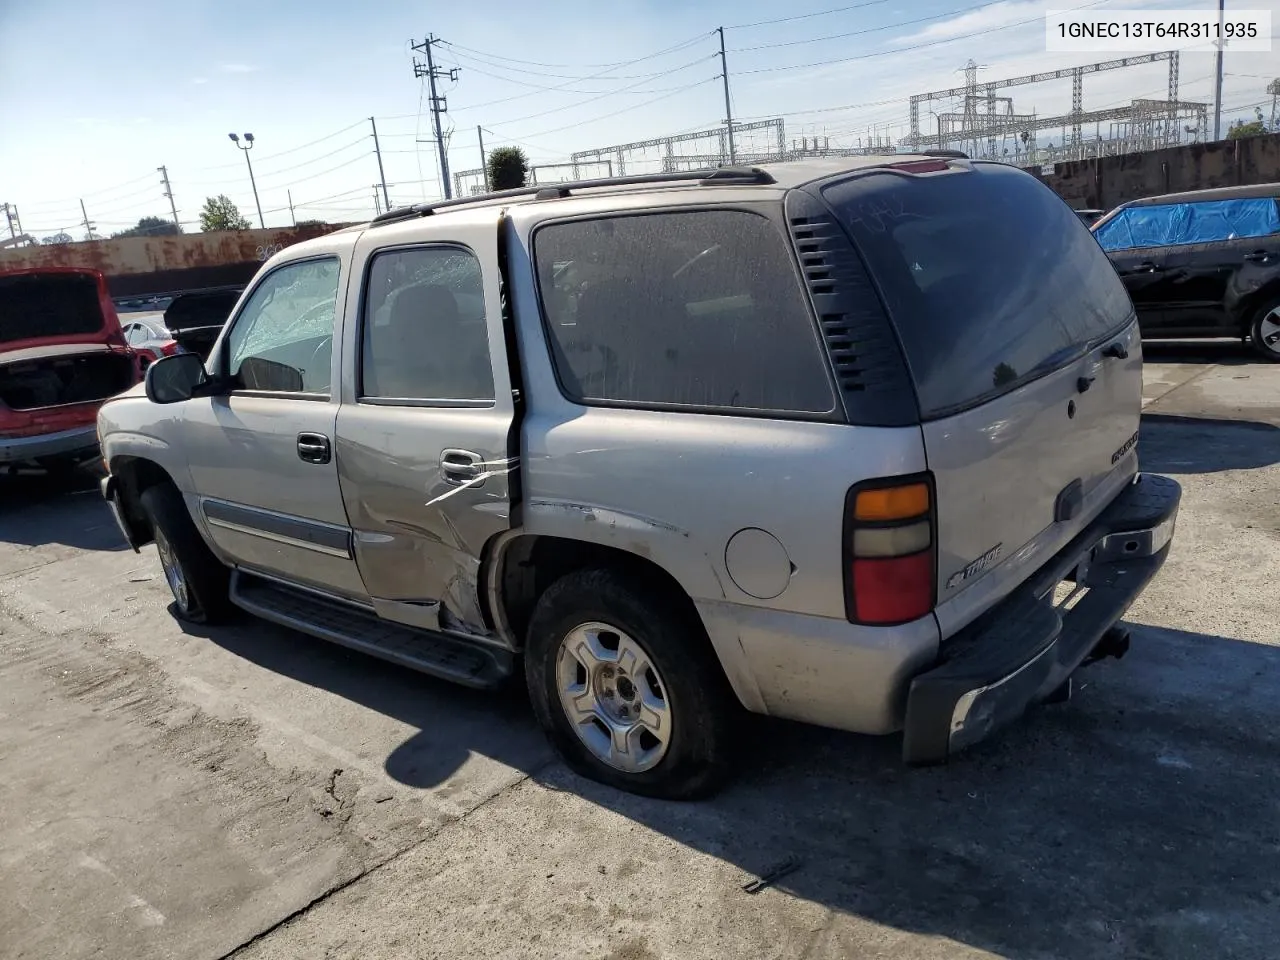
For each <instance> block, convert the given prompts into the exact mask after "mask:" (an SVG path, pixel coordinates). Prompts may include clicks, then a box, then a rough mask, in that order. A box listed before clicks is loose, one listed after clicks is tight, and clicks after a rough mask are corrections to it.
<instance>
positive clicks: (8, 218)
mask: <svg viewBox="0 0 1280 960" xmlns="http://www.w3.org/2000/svg"><path fill="white" fill-rule="evenodd" d="M15 216H16V213H10V212H9V205H8V204H7V203H6V204H5V205H4V219H5V222H7V223H8V224H9V239H11V240H16V239H18V232H17V231H16V230H14V229H13V219H14V217H15Z"/></svg>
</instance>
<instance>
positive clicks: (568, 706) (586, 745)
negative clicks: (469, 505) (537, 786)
mask: <svg viewBox="0 0 1280 960" xmlns="http://www.w3.org/2000/svg"><path fill="white" fill-rule="evenodd" d="M673 606H674V605H673V604H672V603H671V602H670V601H669V600H668V599H667V598H666V597H664V596H662V595H661V593H660V592H659V591H655V590H651V589H649V588H647V587H645V586H643V585H641V584H639V583H637V582H636V581H635V580H633V578H630V577H627V576H624V575H622V574H619V573H617V572H614V571H612V570H604V569H599V570H582V571H577V572H574V573H570V574H568V575H566V576H564V577H563V578H561V579H560V580H558V581H556V582H555V583H554V584H552V586H551V587H549V588H548V589H547V591H546V592H545V593H544V594H543V595H542V597H541V598H540V599H539V600H538V603H537V606H536V608H535V609H534V613H533V618H532V621H531V622H530V625H529V635H528V644H527V649H526V653H525V675H526V680H527V682H528V686H529V696H530V699H531V700H532V702H533V709H534V713H535V715H536V716H537V718H538V722H539V724H541V726H542V728H543V730H544V731H545V732H546V734H547V736H548V738H549V739H550V740H551V743H552V745H553V746H554V747H555V748H556V749H557V751H558V752H559V753H560V755H561V756H562V757H563V758H564V760H565V762H566V763H567V764H568V765H569V766H570V767H571V768H572V769H573V770H575V771H576V772H578V773H579V774H582V775H583V776H586V777H589V778H590V779H593V780H597V781H599V782H601V783H606V784H608V785H610V786H613V787H617V788H618V789H621V790H626V791H629V792H631V793H638V794H642V795H645V796H651V797H659V798H663V799H668V800H690V799H695V798H697V797H700V796H706V795H708V794H710V793H712V792H714V790H715V789H716V788H717V787H719V786H720V784H721V783H722V782H723V781H724V780H725V779H726V777H727V775H728V773H729V770H730V767H731V759H732V758H731V752H732V742H731V741H732V733H733V728H734V723H733V721H734V719H735V717H736V716H737V715H738V714H739V713H740V711H741V707H740V706H739V705H738V703H737V701H736V699H735V698H734V696H733V693H732V691H731V690H730V688H729V685H728V681H727V680H726V679H725V677H724V673H723V671H722V670H721V668H720V664H719V662H718V661H717V660H716V658H715V656H714V654H713V653H712V651H711V648H710V645H709V644H708V643H707V640H706V637H705V636H703V635H702V631H701V627H700V625H698V624H697V623H696V622H694V621H693V619H692V615H685V616H682V615H680V614H678V613H676V612H674V611H673Z"/></svg>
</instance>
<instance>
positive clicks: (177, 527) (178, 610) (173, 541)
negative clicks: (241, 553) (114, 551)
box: [141, 483, 235, 625]
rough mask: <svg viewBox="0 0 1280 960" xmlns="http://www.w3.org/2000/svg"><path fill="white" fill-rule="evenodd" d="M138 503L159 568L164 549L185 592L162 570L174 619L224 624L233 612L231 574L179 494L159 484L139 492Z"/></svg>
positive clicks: (168, 486) (174, 488)
mask: <svg viewBox="0 0 1280 960" xmlns="http://www.w3.org/2000/svg"><path fill="white" fill-rule="evenodd" d="M141 500H142V509H143V510H144V511H145V512H146V514H147V517H148V519H149V520H150V521H151V527H152V530H153V531H154V533H155V538H156V548H157V549H158V550H159V551H160V552H161V566H162V567H164V566H165V561H164V556H165V551H166V549H167V551H168V553H169V555H170V556H171V558H172V560H173V562H174V563H175V564H176V566H177V568H178V569H179V570H180V572H181V576H182V582H183V583H184V584H185V588H186V589H185V590H180V589H179V588H178V587H176V586H174V582H173V580H171V579H169V570H168V569H167V568H166V569H165V579H166V580H168V582H169V589H170V591H171V592H172V593H173V612H174V615H175V616H177V618H178V619H179V620H186V621H187V622H188V623H199V624H209V625H214V624H218V623H225V622H226V621H227V620H229V619H230V618H231V616H232V614H233V613H234V610H235V608H234V607H233V606H232V604H231V599H230V584H231V571H230V570H228V569H227V567H226V566H225V565H223V563H222V562H221V561H220V560H219V559H218V558H217V557H215V556H214V555H213V551H211V550H210V549H209V547H208V545H207V544H206V543H205V542H204V538H203V537H201V536H200V531H199V530H197V529H196V525H195V522H194V521H193V520H192V519H191V514H190V513H188V512H187V505H186V503H184V502H183V499H182V494H181V493H179V492H178V490H177V488H176V487H174V486H172V485H171V484H167V483H162V484H157V485H156V486H153V487H148V488H147V489H146V490H144V491H142V497H141ZM184 594H185V596H184Z"/></svg>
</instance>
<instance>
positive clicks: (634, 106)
mask: <svg viewBox="0 0 1280 960" xmlns="http://www.w3.org/2000/svg"><path fill="white" fill-rule="evenodd" d="M719 79H720V78H719V77H707V78H706V79H705V80H698V81H696V82H695V83H691V84H689V85H688V86H685V87H680V88H678V89H677V90H675V91H673V92H671V93H664V94H663V95H662V96H660V97H654V98H653V99H652V100H645V101H643V102H642V103H635V104H632V105H631V106H629V107H623V108H622V109H621V110H614V111H613V112H612V113H606V114H601V115H600V116H598V117H592V118H591V119H590V120H579V121H578V122H577V123H571V124H568V125H567V126H563V127H556V128H555V129H554V130H542V131H539V132H538V133H526V134H524V136H525V137H527V138H531V139H532V138H537V137H546V136H550V135H551V134H553V133H562V132H563V131H565V130H572V129H574V128H575V127H582V126H586V125H587V124H589V123H599V122H600V121H601V120H610V119H612V118H613V117H616V116H618V115H619V114H621V113H627V112H629V111H631V110H639V109H640V108H641V107H647V106H649V105H650V104H653V103H657V102H658V101H659V100H666V99H667V98H668V97H673V96H675V95H676V94H677V93H684V92H685V91H688V90H693V89H695V88H697V87H701V86H705V85H706V84H708V83H715V82H716V81H717V80H719ZM485 132H487V133H491V134H493V136H495V137H497V138H498V139H500V140H508V141H510V142H512V143H521V142H523V141H520V140H517V139H516V138H515V137H506V136H503V135H502V134H499V133H493V131H492V130H490V129H489V128H488V127H485Z"/></svg>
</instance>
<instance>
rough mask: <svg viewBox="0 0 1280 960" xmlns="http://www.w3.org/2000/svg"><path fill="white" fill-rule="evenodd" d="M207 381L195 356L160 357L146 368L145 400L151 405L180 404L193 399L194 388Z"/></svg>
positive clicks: (202, 365)
mask: <svg viewBox="0 0 1280 960" xmlns="http://www.w3.org/2000/svg"><path fill="white" fill-rule="evenodd" d="M208 381H209V375H208V373H206V372H205V369H204V364H203V363H202V362H201V361H200V358H199V357H197V356H196V355H195V354H191V353H177V354H174V355H173V356H171V357H161V358H160V359H159V360H156V361H155V362H154V363H152V364H150V365H148V367H147V373H146V381H145V382H146V390H147V399H148V400H150V401H151V402H152V403H181V402H182V401H183V400H190V399H191V398H192V397H194V396H195V395H196V388H197V387H199V386H201V385H202V384H205V383H208Z"/></svg>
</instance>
